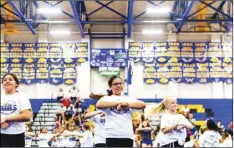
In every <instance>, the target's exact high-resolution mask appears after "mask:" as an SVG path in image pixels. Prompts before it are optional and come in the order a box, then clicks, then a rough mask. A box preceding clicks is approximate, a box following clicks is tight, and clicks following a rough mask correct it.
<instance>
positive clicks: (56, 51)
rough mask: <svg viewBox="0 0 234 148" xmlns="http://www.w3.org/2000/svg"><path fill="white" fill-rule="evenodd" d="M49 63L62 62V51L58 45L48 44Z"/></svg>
mask: <svg viewBox="0 0 234 148" xmlns="http://www.w3.org/2000/svg"><path fill="white" fill-rule="evenodd" d="M48 47H49V61H50V62H51V63H59V62H61V61H62V54H63V53H62V49H61V45H60V44H59V43H49V46H48Z"/></svg>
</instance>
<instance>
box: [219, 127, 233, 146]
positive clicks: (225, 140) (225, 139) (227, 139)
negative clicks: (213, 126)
mask: <svg viewBox="0 0 234 148" xmlns="http://www.w3.org/2000/svg"><path fill="white" fill-rule="evenodd" d="M220 147H232V138H231V136H230V135H229V133H228V131H227V130H225V131H224V132H223V134H222V138H221V140H220Z"/></svg>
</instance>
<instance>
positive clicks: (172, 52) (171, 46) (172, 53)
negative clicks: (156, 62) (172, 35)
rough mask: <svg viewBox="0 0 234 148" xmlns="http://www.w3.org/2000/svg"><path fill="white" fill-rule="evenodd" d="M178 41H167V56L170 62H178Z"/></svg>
mask: <svg viewBox="0 0 234 148" xmlns="http://www.w3.org/2000/svg"><path fill="white" fill-rule="evenodd" d="M180 55H181V54H180V43H179V42H168V48H167V56H168V58H169V61H170V62H180V61H181V57H180Z"/></svg>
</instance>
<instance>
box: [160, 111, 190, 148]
mask: <svg viewBox="0 0 234 148" xmlns="http://www.w3.org/2000/svg"><path fill="white" fill-rule="evenodd" d="M175 124H186V125H189V124H191V123H190V122H189V121H188V120H187V119H186V118H185V117H184V116H183V115H181V114H175V115H173V114H169V113H165V114H163V115H162V117H161V129H163V128H166V127H170V126H173V125H175ZM186 136H187V132H186V129H185V128H182V129H179V130H178V129H174V130H172V131H171V132H169V133H166V134H164V140H163V142H162V143H161V145H166V144H169V143H172V142H175V141H181V142H184V141H185V138H186Z"/></svg>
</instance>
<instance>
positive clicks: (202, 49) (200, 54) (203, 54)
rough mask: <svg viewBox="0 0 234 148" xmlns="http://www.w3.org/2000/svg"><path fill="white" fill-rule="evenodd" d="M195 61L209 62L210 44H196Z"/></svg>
mask: <svg viewBox="0 0 234 148" xmlns="http://www.w3.org/2000/svg"><path fill="white" fill-rule="evenodd" d="M194 52H195V60H196V62H199V63H205V62H207V61H208V43H194Z"/></svg>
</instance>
